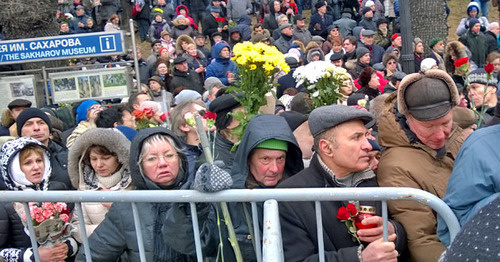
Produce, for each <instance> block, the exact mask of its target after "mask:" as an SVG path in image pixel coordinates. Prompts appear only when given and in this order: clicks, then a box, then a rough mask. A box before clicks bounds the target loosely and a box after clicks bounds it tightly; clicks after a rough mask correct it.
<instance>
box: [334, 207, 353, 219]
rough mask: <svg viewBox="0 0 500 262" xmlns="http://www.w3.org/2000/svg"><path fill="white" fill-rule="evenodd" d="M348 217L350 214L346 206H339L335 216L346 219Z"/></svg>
mask: <svg viewBox="0 0 500 262" xmlns="http://www.w3.org/2000/svg"><path fill="white" fill-rule="evenodd" d="M349 217H351V215H349V211H348V210H347V208H345V207H344V206H343V207H340V208H339V211H338V212H337V218H338V219H340V220H347V219H349Z"/></svg>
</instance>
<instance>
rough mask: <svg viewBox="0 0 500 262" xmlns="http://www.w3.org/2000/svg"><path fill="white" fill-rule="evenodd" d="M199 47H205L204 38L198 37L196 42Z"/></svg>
mask: <svg viewBox="0 0 500 262" xmlns="http://www.w3.org/2000/svg"><path fill="white" fill-rule="evenodd" d="M194 41H195V42H196V45H197V46H204V45H205V38H203V37H197V38H196V39H195V40H194Z"/></svg>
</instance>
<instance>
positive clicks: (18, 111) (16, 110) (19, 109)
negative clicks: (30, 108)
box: [10, 106, 27, 120]
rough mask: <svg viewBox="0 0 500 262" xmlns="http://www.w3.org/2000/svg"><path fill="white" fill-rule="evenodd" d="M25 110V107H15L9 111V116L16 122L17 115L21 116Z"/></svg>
mask: <svg viewBox="0 0 500 262" xmlns="http://www.w3.org/2000/svg"><path fill="white" fill-rule="evenodd" d="M26 108H27V107H25V106H16V107H14V108H12V109H11V110H10V115H11V116H12V118H13V119H14V120H16V119H17V117H18V116H19V114H21V112H23V110H24V109H26Z"/></svg>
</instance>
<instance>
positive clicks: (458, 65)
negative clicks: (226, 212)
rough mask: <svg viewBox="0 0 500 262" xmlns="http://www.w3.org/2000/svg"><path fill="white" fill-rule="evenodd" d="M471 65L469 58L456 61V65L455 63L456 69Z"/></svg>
mask: <svg viewBox="0 0 500 262" xmlns="http://www.w3.org/2000/svg"><path fill="white" fill-rule="evenodd" d="M467 63H469V58H468V57H462V58H460V59H458V60H457V61H455V63H453V65H454V66H455V67H461V66H463V65H465V64H467Z"/></svg>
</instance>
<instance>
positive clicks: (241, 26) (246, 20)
mask: <svg viewBox="0 0 500 262" xmlns="http://www.w3.org/2000/svg"><path fill="white" fill-rule="evenodd" d="M251 25H252V18H251V17H250V16H248V15H242V16H241V17H240V20H239V21H238V25H237V26H236V28H238V30H239V31H240V34H241V41H249V40H250V38H252V29H251V28H250V26H251Z"/></svg>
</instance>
